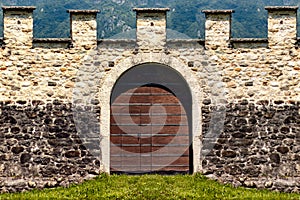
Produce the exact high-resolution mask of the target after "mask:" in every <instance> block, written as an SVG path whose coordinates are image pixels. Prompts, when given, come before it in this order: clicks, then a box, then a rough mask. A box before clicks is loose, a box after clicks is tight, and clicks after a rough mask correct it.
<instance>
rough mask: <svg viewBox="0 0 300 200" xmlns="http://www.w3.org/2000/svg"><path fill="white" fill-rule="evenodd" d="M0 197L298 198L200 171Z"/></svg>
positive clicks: (112, 178)
mask: <svg viewBox="0 0 300 200" xmlns="http://www.w3.org/2000/svg"><path fill="white" fill-rule="evenodd" d="M0 199H22V200H23V199H30V200H31V199H130V200H131V199H147V200H148V199H159V200H162V199H255V200H256V199H264V200H265V199H272V200H273V199H275V200H276V199H298V200H300V194H294V193H279V192H270V191H266V190H255V189H246V188H233V187H232V186H230V185H222V184H219V183H217V182H215V181H212V180H208V179H207V178H205V177H204V176H202V175H174V176H161V175H143V176H126V175H111V176H108V175H100V176H99V177H97V178H96V179H94V180H91V181H86V182H84V183H82V184H79V185H72V186H70V187H68V188H55V189H44V190H33V191H30V192H24V193H14V194H2V195H0Z"/></svg>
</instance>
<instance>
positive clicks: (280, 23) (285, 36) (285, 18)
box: [265, 6, 298, 48]
mask: <svg viewBox="0 0 300 200" xmlns="http://www.w3.org/2000/svg"><path fill="white" fill-rule="evenodd" d="M265 9H266V10H267V11H268V40H269V46H270V48H280V47H282V48H287V47H294V46H295V44H296V42H297V10H298V7H297V6H290V7H289V6H284V7H280V6H279V7H277V6H274V7H266V8H265Z"/></svg>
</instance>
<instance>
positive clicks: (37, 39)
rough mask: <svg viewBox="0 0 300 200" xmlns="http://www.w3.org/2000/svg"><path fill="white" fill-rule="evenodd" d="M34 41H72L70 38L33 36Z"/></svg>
mask: <svg viewBox="0 0 300 200" xmlns="http://www.w3.org/2000/svg"><path fill="white" fill-rule="evenodd" d="M33 42H35V43H43V42H45V43H65V42H66V43H69V42H72V40H71V38H34V39H33Z"/></svg>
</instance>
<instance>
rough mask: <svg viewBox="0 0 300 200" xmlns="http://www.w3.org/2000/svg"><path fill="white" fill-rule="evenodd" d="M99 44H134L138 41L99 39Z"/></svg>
mask: <svg viewBox="0 0 300 200" xmlns="http://www.w3.org/2000/svg"><path fill="white" fill-rule="evenodd" d="M97 42H98V43H103V42H107V43H120V42H122V43H132V42H134V43H135V42H136V40H134V39H99V40H97Z"/></svg>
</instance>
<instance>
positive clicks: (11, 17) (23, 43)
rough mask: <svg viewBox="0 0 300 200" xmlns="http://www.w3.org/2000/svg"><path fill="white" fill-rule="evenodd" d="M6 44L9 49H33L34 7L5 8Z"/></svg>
mask: <svg viewBox="0 0 300 200" xmlns="http://www.w3.org/2000/svg"><path fill="white" fill-rule="evenodd" d="M2 9H3V24H4V29H3V32H4V37H3V39H4V40H3V41H4V44H5V45H6V46H7V47H9V48H31V47H32V40H33V10H34V9H35V7H32V6H20V7H19V6H3V7H2Z"/></svg>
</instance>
